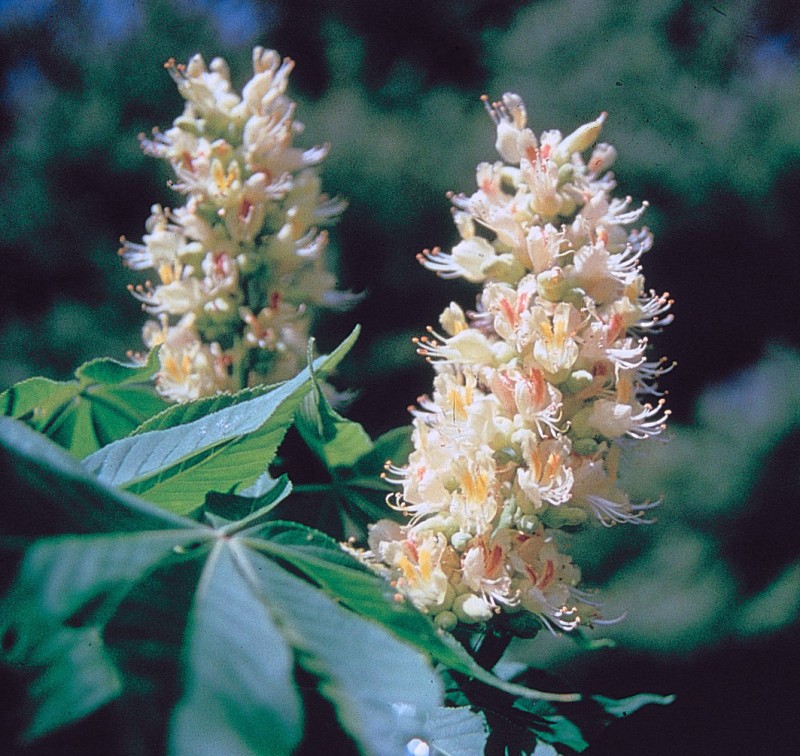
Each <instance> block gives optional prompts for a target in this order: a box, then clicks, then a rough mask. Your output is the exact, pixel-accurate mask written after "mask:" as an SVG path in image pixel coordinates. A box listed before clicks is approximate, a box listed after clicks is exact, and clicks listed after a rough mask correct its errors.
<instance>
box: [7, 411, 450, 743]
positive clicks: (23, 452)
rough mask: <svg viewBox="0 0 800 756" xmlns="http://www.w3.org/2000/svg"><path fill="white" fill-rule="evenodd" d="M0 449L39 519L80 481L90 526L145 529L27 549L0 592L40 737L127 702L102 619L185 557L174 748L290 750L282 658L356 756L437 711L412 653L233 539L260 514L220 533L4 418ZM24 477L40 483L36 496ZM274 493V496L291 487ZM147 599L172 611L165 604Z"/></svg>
mask: <svg viewBox="0 0 800 756" xmlns="http://www.w3.org/2000/svg"><path fill="white" fill-rule="evenodd" d="M0 452H2V456H3V459H4V461H6V460H7V459H9V458H10V459H11V460H24V461H26V462H27V464H26V466H24V467H23V468H22V470H21V471H18V470H17V469H16V468H9V477H10V478H11V480H10V483H12V484H14V486H15V491H17V492H18V493H19V494H22V495H24V494H25V493H26V492H30V493H37V494H40V495H39V498H38V499H37V503H38V505H39V506H41V507H43V508H50V509H51V516H53V515H57V514H58V513H59V511H60V510H61V509H62V507H63V506H64V502H62V501H61V498H62V496H65V497H66V499H67V501H66V505H67V507H68V506H69V505H70V504H74V505H75V506H76V508H77V507H80V506H81V505H80V503H79V501H78V500H79V499H80V496H81V494H82V493H83V492H85V491H86V490H88V488H87V487H89V486H92V485H93V486H94V491H93V492H92V497H91V498H90V503H89V504H88V505H87V508H91V507H102V508H104V509H105V510H106V513H107V517H105V518H102V519H99V520H92V519H91V518H89V520H90V525H89V526H88V529H89V530H92V529H95V528H104V529H106V530H110V531H113V529H114V520H115V515H116V516H119V520H120V521H121V522H122V523H123V525H125V526H130V524H131V523H132V522H138V523H140V524H141V525H142V526H143V527H145V528H148V529H146V530H142V531H140V532H132V533H131V532H126V533H113V532H111V533H108V534H106V535H90V536H85V537H79V536H72V537H57V538H50V539H42V540H40V541H38V542H37V543H36V544H35V545H34V546H33V547H32V549H30V550H29V551H28V552H27V555H26V557H25V558H24V560H23V564H22V568H21V571H20V573H19V576H18V578H17V581H16V583H15V584H14V586H13V587H12V589H11V591H10V593H9V594H8V595H7V597H6V599H5V602H6V603H5V605H4V607H3V613H2V616H3V618H4V620H3V622H4V625H3V632H2V637H3V640H4V654H3V656H4V658H5V661H6V662H10V663H12V664H14V665H16V666H18V667H19V668H20V669H21V670H24V671H25V672H26V673H27V674H28V675H29V676H30V677H32V684H31V686H30V689H29V694H30V697H31V698H32V699H33V701H32V703H33V705H34V716H33V720H32V722H31V725H30V728H29V731H28V732H29V735H31V736H39V735H43V734H46V733H47V732H50V731H51V730H53V729H55V728H58V727H60V726H63V725H65V724H68V723H70V722H72V721H74V719H76V718H78V717H81V716H84V715H86V714H88V713H90V712H91V711H92V710H93V709H95V708H97V707H98V706H100V705H102V704H103V703H105V702H106V701H108V700H110V699H111V698H113V697H114V696H117V695H120V694H124V693H125V685H126V683H127V682H128V679H127V677H126V671H125V665H124V664H123V665H122V666H120V665H118V664H115V661H118V660H120V659H124V658H125V657H126V656H127V654H128V652H127V650H126V649H125V648H122V647H120V644H122V642H123V641H122V640H121V639H120V638H121V635H120V632H119V630H117V632H116V636H117V637H116V639H115V641H114V642H115V643H116V644H117V645H116V646H114V647H109V646H108V644H107V639H106V637H105V636H106V633H105V628H107V627H110V626H114V625H116V626H117V628H119V627H124V626H125V625H126V620H125V619H121V618H120V617H118V616H115V612H120V611H126V610H128V609H130V603H131V602H130V601H129V600H128V598H127V597H126V596H125V594H126V592H127V591H129V590H131V589H133V590H134V591H141V590H142V588H143V587H147V586H148V585H149V584H150V583H151V582H152V581H150V580H149V578H148V576H149V574H150V573H151V572H153V571H154V570H156V569H157V570H158V571H159V572H160V573H161V574H162V575H163V574H164V573H165V572H168V571H169V570H170V568H172V569H173V571H177V570H179V569H181V568H182V567H183V566H185V565H186V563H187V560H192V561H193V562H194V563H197V564H198V565H202V567H203V569H202V573H201V578H200V580H199V583H197V585H196V589H194V588H193V587H187V588H186V590H189V591H193V592H194V599H193V602H192V609H191V611H190V613H189V621H188V625H187V628H188V629H187V633H186V637H185V652H184V654H183V665H184V670H185V675H184V676H185V678H186V683H187V684H186V690H185V696H184V699H183V700H182V701H181V703H180V704H179V705H178V707H177V709H176V713H175V716H174V721H173V728H174V733H173V735H172V745H173V752H174V753H176V754H179V755H180V756H182V755H183V754H187V755H188V754H192V756H195V755H196V754H198V753H200V754H202V753H226V754H228V753H230V754H240V753H241V754H253V755H255V754H265V753H269V754H272V753H281V752H287V753H288V752H289V751H290V750H291V749H292V747H293V746H294V745H296V743H297V741H298V738H299V736H300V733H301V722H302V716H301V714H300V713H299V708H298V707H299V703H298V701H299V698H298V697H297V693H296V688H295V685H294V682H293V679H292V677H291V675H290V671H291V663H294V662H298V663H300V664H301V665H302V666H304V667H305V668H306V669H307V670H308V671H309V672H310V673H311V674H313V675H316V676H317V677H318V678H319V680H320V689H321V692H322V694H323V695H325V696H327V697H328V698H329V699H330V700H331V702H332V703H333V705H334V707H335V708H336V711H337V713H338V715H339V718H340V721H341V724H342V726H343V727H344V728H345V729H346V730H347V731H348V733H349V734H350V735H351V736H352V737H353V738H354V739H355V740H356V742H357V743H359V745H360V746H361V748H362V749H363V751H364V752H365V753H377V754H381V753H397V752H400V751H398V750H396V749H395V746H397V745H398V744H400V743H401V742H403V743H404V742H405V740H404V739H407V738H410V737H413V736H414V735H416V734H419V733H420V732H422V727H423V724H424V722H425V721H426V720H427V718H428V716H429V715H430V714H431V713H432V712H433V711H434V710H435V708H436V707H437V706H439V705H440V704H441V683H440V681H439V679H438V676H437V675H436V673H435V671H434V670H433V669H432V667H430V665H429V664H428V662H427V657H426V656H425V655H424V654H421V653H420V652H419V651H417V650H415V649H413V648H412V647H411V646H410V645H408V644H406V643H403V642H402V641H399V640H398V639H397V638H396V637H395V636H394V635H393V634H392V633H390V632H388V631H387V630H386V629H385V628H382V627H381V626H380V625H379V624H377V623H375V622H372V621H370V620H367V619H363V618H360V617H358V616H357V615H356V614H354V613H352V612H350V611H348V610H347V609H344V608H342V607H340V606H338V605H337V603H336V602H335V600H334V599H332V598H330V597H328V596H326V595H325V594H324V593H323V592H322V591H320V590H319V588H317V587H315V586H312V585H311V584H309V583H307V582H305V581H303V580H302V579H301V578H298V577H296V576H293V575H292V574H290V573H289V572H287V571H286V570H285V569H284V568H283V567H281V566H279V565H278V564H277V563H275V562H274V561H272V560H270V559H267V558H266V557H264V556H262V553H260V552H256V551H254V550H253V549H252V547H251V546H249V544H248V541H250V540H252V537H249V538H248V537H246V535H245V534H246V533H251V534H252V531H253V530H254V529H259V528H262V527H264V526H263V523H261V522H260V521H259V518H260V517H261V516H263V514H264V513H263V512H261V511H259V512H254V513H253V514H252V515H251V516H249V517H248V518H245V520H243V521H241V522H239V523H228V524H226V525H224V526H223V527H222V528H219V529H217V530H214V529H212V528H207V527H203V526H199V525H198V524H197V523H195V522H193V521H191V520H185V519H183V518H180V517H176V516H175V515H172V514H170V513H168V512H163V511H160V510H158V509H156V508H154V507H152V506H151V505H149V504H148V503H147V502H143V501H141V500H138V499H137V497H134V496H131V495H130V494H125V493H124V492H117V491H115V490H114V489H111V488H109V487H107V486H105V485H103V484H101V483H99V482H97V481H92V480H91V479H90V478H88V476H87V475H86V473H85V472H83V471H82V470H80V467H79V466H78V465H77V463H76V462H75V461H74V460H73V459H72V458H71V457H69V456H68V455H67V453H66V452H64V451H63V450H61V449H60V448H58V447H57V446H55V445H54V444H53V443H52V442H50V441H48V440H47V439H45V438H43V437H42V436H39V435H38V434H35V433H34V432H33V431H31V430H30V429H29V428H27V427H26V426H24V425H23V424H21V423H19V422H17V421H13V420H8V419H6V420H5V421H4V422H3V423H0ZM37 468H41V469H42V470H45V471H47V472H48V475H49V477H47V478H46V482H47V484H48V485H47V487H46V488H44V489H41V490H40V486H41V483H42V480H43V479H44V478H43V476H42V475H41V474H40V475H37V474H35V473H36V472H37ZM75 468H78V471H77V473H76V469H75ZM62 475H63V478H64V481H65V485H64V486H63V487H62V486H60V485H59V483H60V480H61V477H62ZM16 478H20V480H16ZM76 480H78V481H79V483H80V485H78V486H76V485H75V481H76ZM81 486H83V488H82V487H81ZM276 486H279V487H280V490H279V491H278V493H277V494H276V495H275V496H276V497H278V496H280V495H282V494H283V493H284V492H285V491H286V490H287V489H288V482H287V481H278V482H277V484H276ZM272 503H273V502H270V503H269V504H267V506H266V507H265V508H264V509H266V510H268V509H270V508H271V506H272ZM127 509H132V510H134V512H133V514H130V513H126V511H125V510H127ZM136 518H140V519H138V520H137V519H136ZM154 525H155V526H158V525H161V528H162V529H160V530H154V529H152V528H153V526H154ZM132 527H135V526H132ZM311 534H312V536H313V535H314V534H313V531H312V532H311ZM343 556H345V557H346V555H344V554H343ZM134 584H135V585H134ZM179 584H180V583H176V584H175V585H179ZM140 599H141V597H140ZM160 600H161V602H164V601H169V602H170V603H175V604H179V605H180V604H182V603H185V602H183V601H181V599H180V597H176V596H162V597H161V599H160ZM139 603H142V602H141V601H140V602H139ZM126 608H127V609H126ZM157 630H158V629H157V628H154V629H153V633H156V632H157ZM139 641H140V645H142V643H141V641H145V642H146V638H139ZM145 647H146V644H145ZM140 653H141V651H140ZM165 684H166V682H165ZM161 714H162V715H166V714H167V712H166V711H162V712H161ZM244 714H246V716H244ZM203 728H205V729H203ZM200 733H202V735H203V737H202V738H199V737H198V735H199V734H200ZM265 737H268V738H269V741H268V743H266V745H265V741H264V739H265ZM206 744H207V746H208V747H206ZM220 749H222V750H220ZM276 749H278V750H276Z"/></svg>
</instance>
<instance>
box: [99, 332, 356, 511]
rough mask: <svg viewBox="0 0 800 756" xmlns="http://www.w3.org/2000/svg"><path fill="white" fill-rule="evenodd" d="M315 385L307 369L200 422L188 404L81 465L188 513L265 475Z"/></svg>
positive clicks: (334, 358) (339, 353)
mask: <svg viewBox="0 0 800 756" xmlns="http://www.w3.org/2000/svg"><path fill="white" fill-rule="evenodd" d="M357 337H358V328H356V329H355V330H354V331H353V333H351V334H350V336H349V337H348V338H347V339H346V340H345V341H344V342H342V344H340V345H339V347H337V348H336V349H335V350H334V351H333V352H332V353H331V354H330V355H329V356H326V357H320V358H318V359H317V360H316V361H315V363H314V369H315V370H316V371H318V372H320V373H325V372H328V371H330V370H333V368H334V367H335V366H336V365H337V364H338V363H339V361H340V360H341V359H342V358H343V357H344V356H345V354H347V352H348V351H349V350H350V348H351V347H352V345H353V343H354V342H355V340H356V338H357ZM310 382H311V373H310V369H309V368H306V369H305V370H304V371H303V372H301V373H300V374H299V375H297V376H296V377H295V378H293V379H291V380H289V381H286V382H285V383H282V384H278V385H277V386H275V387H273V388H271V390H269V391H267V392H266V393H262V391H261V390H255V391H243V392H240V393H239V394H235V395H232V396H230V397H227V398H216V397H215V398H212V399H211V400H202V401H203V407H204V408H205V410H207V409H208V407H209V402H212V403H217V405H225V406H223V407H222V408H221V409H217V410H216V411H212V412H211V413H210V414H207V415H202V416H200V417H199V418H196V410H195V409H193V408H192V405H191V403H190V404H188V405H181V406H178V407H175V408H171V409H170V410H167V412H165V413H163V414H162V416H160V418H159V419H158V422H159V428H160V429H159V430H151V431H147V432H144V433H140V434H135V435H133V436H131V437H129V438H125V439H121V440H120V441H116V442H115V443H113V444H109V445H108V446H106V447H104V448H103V449H100V450H99V451H97V452H95V453H94V454H92V455H90V456H89V457H87V458H86V459H85V460H84V465H85V466H86V469H87V470H89V471H90V472H92V473H94V474H95V475H97V477H98V478H99V479H100V480H101V481H103V482H105V483H108V484H110V485H114V486H121V487H123V488H125V489H127V490H129V491H132V492H133V493H136V494H139V495H140V496H142V497H144V498H145V499H147V500H148V501H152V502H153V503H155V504H158V505H159V506H161V507H164V508H165V509H168V510H170V511H172V512H177V513H181V514H185V513H188V512H191V511H192V510H194V509H196V508H198V507H199V506H200V505H201V504H202V503H203V500H204V498H205V495H206V493H207V492H208V491H210V490H217V491H218V490H223V491H229V490H232V489H234V488H235V487H237V486H245V487H246V486H249V485H250V484H252V483H253V482H255V481H256V480H257V479H258V477H259V476H260V475H261V474H263V473H264V472H265V470H266V468H267V466H268V465H269V464H270V462H272V460H273V458H274V456H275V452H276V451H277V448H278V446H279V445H280V442H281V440H282V439H283V436H284V434H285V433H286V430H287V429H288V428H289V426H290V425H291V423H292V419H293V416H294V413H295V410H296V408H297V406H298V404H299V403H300V401H301V400H302V398H303V396H304V395H305V393H306V392H307V391H308V390H309V387H310ZM211 406H214V405H213V404H212V405H211ZM186 418H192V419H191V420H189V421H188V422H185V420H186ZM195 418H196V419H195Z"/></svg>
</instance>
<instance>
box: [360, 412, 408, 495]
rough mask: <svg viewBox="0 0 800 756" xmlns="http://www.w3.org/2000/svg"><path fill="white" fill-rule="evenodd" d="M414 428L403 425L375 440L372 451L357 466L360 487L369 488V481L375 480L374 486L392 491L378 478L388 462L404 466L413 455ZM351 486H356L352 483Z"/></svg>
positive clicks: (390, 487)
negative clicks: (412, 437) (412, 438)
mask: <svg viewBox="0 0 800 756" xmlns="http://www.w3.org/2000/svg"><path fill="white" fill-rule="evenodd" d="M412 431H413V427H412V426H410V425H403V426H401V427H399V428H392V430H389V431H386V433H384V434H383V435H382V436H379V437H378V438H376V439H375V442H374V444H373V447H372V450H371V451H370V452H369V453H368V454H366V455H364V456H363V457H361V459H360V460H359V461H358V465H357V466H356V468H357V470H358V473H359V485H361V486H362V487H367V484H368V479H370V478H372V479H373V480H374V482H373V486H375V487H380V488H381V489H382V490H383V489H386V488H389V489H392V488H393V486H390V485H389V484H387V483H384V482H383V481H382V480H380V479H379V478H378V476H377V474H378V473H380V471H382V470H383V468H384V466H385V465H386V463H387V462H392V463H394V464H396V465H404V464H405V463H406V461H407V460H408V455H409V454H411V452H412V451H413V449H414V447H413V444H412V443H411V433H412ZM351 484H355V482H354V481H351Z"/></svg>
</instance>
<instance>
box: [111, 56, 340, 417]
mask: <svg viewBox="0 0 800 756" xmlns="http://www.w3.org/2000/svg"><path fill="white" fill-rule="evenodd" d="M293 65H294V64H293V62H292V61H291V60H290V59H288V58H286V59H284V60H281V59H280V57H279V56H278V54H277V53H275V52H274V51H272V50H264V49H263V48H260V47H257V48H255V49H254V51H253V76H252V78H251V79H250V81H248V82H247V84H246V85H245V86H244V88H243V90H242V92H241V94H238V93H237V92H235V91H234V90H233V88H232V86H231V81H230V72H229V70H228V66H227V64H226V63H225V61H223V60H222V59H221V58H215V59H214V60H212V61H211V63H210V65H208V66H206V64H205V62H204V60H203V58H202V57H201V56H200V55H195V56H194V57H193V58H192V59H191V60H190V61H189V63H188V64H187V65H178V64H176V63H175V61H173V60H170V61H169V62H168V63H167V64H166V68H167V70H168V72H169V73H170V75H171V76H172V78H173V79H174V80H175V83H176V84H177V86H178V91H179V92H180V93H181V95H182V96H183V97H184V99H185V101H186V103H185V107H184V111H183V113H182V114H181V115H180V116H179V117H178V118H176V119H175V121H174V123H173V126H172V128H170V129H168V130H167V131H166V132H163V133H162V132H160V131H159V130H158V129H154V131H153V135H152V137H151V138H144V137H142V139H141V141H142V147H143V149H144V151H145V152H146V153H147V154H149V155H152V156H154V157H157V158H160V159H163V160H166V161H167V162H168V163H169V164H170V166H171V168H172V171H173V173H174V176H175V178H174V181H172V182H171V186H172V188H173V189H174V190H175V191H176V192H178V193H179V194H180V195H181V196H183V197H184V198H185V204H183V205H182V206H181V207H177V208H175V209H172V210H170V209H166V208H163V207H161V206H160V205H154V206H153V208H152V214H151V216H150V218H149V220H148V221H147V227H146V228H147V233H146V234H145V235H144V239H143V241H142V243H134V242H130V241H127V240H125V239H123V240H122V242H123V246H122V249H121V250H120V253H121V254H122V257H123V259H124V261H125V263H126V264H127V265H128V266H129V267H131V268H133V269H135V270H150V271H153V272H154V274H155V279H154V281H148V282H146V283H145V284H143V285H140V286H135V287H134V286H131V287H129V288H130V290H131V292H132V294H133V296H135V297H136V298H137V299H139V300H140V301H141V302H142V308H143V309H144V310H145V312H147V313H148V314H149V315H150V316H151V317H152V319H151V320H150V321H148V323H147V324H146V325H145V327H144V332H143V338H144V343H145V345H146V346H147V347H148V348H149V349H152V348H153V347H155V346H160V351H159V359H160V363H161V365H160V370H159V372H158V375H157V379H156V384H157V388H158V391H159V393H160V394H161V395H162V396H164V397H165V398H167V399H169V400H171V401H176V402H181V401H187V400H190V399H195V398H197V397H199V396H205V395H209V394H213V393H215V392H217V391H222V390H232V389H233V390H235V389H238V388H242V387H244V386H248V385H253V384H257V383H268V382H275V381H279V380H284V379H286V378H290V377H292V376H293V375H295V374H296V373H297V372H298V371H299V370H300V369H301V368H302V366H303V365H304V361H305V355H306V344H307V337H308V329H309V322H310V317H311V314H312V312H313V310H314V308H317V307H321V306H342V305H346V304H347V303H348V302H349V300H350V299H351V295H348V294H347V293H344V292H336V291H335V290H334V287H335V280H334V277H333V275H332V274H331V273H330V272H328V270H327V269H326V268H325V264H324V253H325V249H326V247H327V243H328V236H327V232H326V231H324V230H320V227H321V226H324V225H327V224H330V223H332V222H333V221H334V220H335V219H336V217H337V216H338V215H339V213H340V212H341V211H342V210H343V209H344V206H345V203H344V202H343V201H342V200H339V199H335V198H334V199H331V198H328V197H327V196H326V195H325V194H323V193H322V192H321V187H320V179H319V174H318V169H317V166H318V165H319V163H320V162H321V161H322V160H323V159H324V158H325V156H326V154H327V152H328V147H327V146H325V145H323V146H319V147H314V148H311V149H301V148H298V147H295V146H294V145H293V140H294V137H295V136H296V135H297V134H299V133H301V132H302V130H303V126H302V124H301V123H299V122H298V121H297V120H295V117H294V114H295V109H296V105H295V103H294V102H293V101H292V100H291V99H290V98H289V97H288V96H287V95H286V88H287V82H288V77H289V73H290V72H291V70H292V68H293Z"/></svg>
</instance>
